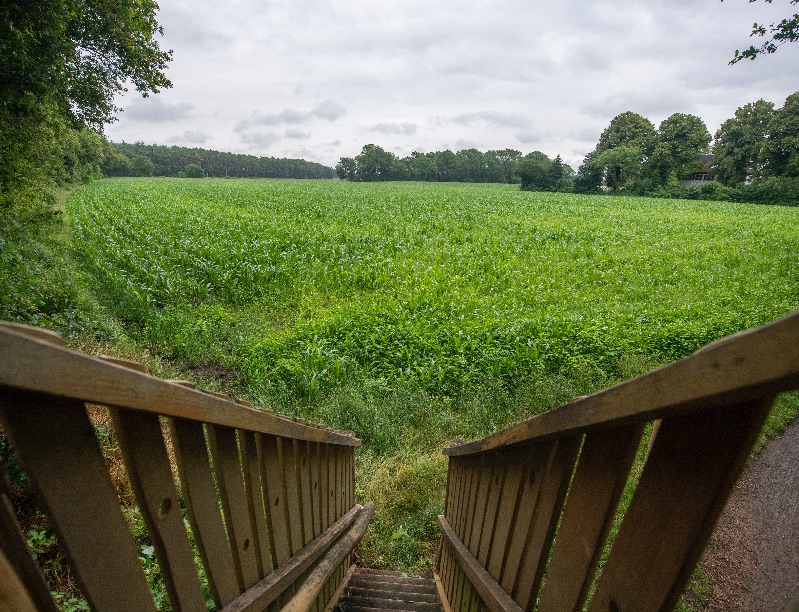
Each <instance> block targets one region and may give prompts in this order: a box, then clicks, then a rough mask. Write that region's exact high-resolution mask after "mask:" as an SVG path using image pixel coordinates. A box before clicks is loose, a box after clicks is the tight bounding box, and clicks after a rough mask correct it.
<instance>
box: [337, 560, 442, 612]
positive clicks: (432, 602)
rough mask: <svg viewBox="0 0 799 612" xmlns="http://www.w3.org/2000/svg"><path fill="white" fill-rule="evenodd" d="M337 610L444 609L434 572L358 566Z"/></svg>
mask: <svg viewBox="0 0 799 612" xmlns="http://www.w3.org/2000/svg"><path fill="white" fill-rule="evenodd" d="M336 610H338V611H339V612H366V611H367V610H380V611H381V612H399V611H401V610H405V611H417V612H441V611H442V610H443V608H442V606H441V601H440V600H439V597H438V590H437V589H436V584H435V581H434V579H433V575H432V574H430V573H427V574H413V573H408V572H395V571H386V570H370V569H366V568H358V569H356V570H355V572H354V573H353V575H352V577H351V578H350V580H349V582H348V583H347V586H346V587H345V589H344V593H343V595H342V597H341V600H339V603H338V606H337V607H336Z"/></svg>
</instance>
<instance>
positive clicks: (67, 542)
mask: <svg viewBox="0 0 799 612" xmlns="http://www.w3.org/2000/svg"><path fill="white" fill-rule="evenodd" d="M0 422H2V427H3V429H4V430H5V432H6V433H7V434H8V435H9V437H10V438H11V442H12V444H13V446H14V450H15V452H16V454H17V458H18V459H19V461H20V463H21V464H22V467H23V469H24V470H25V473H26V474H27V475H28V478H29V479H30V481H31V483H32V484H33V486H34V488H35V489H36V491H37V493H38V494H39V499H40V502H41V505H42V507H43V509H44V510H45V513H46V514H47V515H48V517H49V519H50V524H51V525H52V526H53V529H54V530H55V532H56V536H57V538H58V542H59V544H60V546H61V547H62V548H63V550H64V551H65V552H66V556H67V559H68V560H69V563H70V565H71V566H72V568H73V570H74V571H75V576H76V577H77V580H78V582H79V584H80V586H81V589H82V591H83V594H84V595H85V596H86V599H87V600H88V601H89V604H90V605H91V606H92V607H93V608H94V609H96V610H121V609H127V610H135V609H140V610H155V602H154V600H153V597H152V594H151V593H150V588H149V586H148V585H147V579H146V578H145V576H144V572H143V571H142V568H141V565H140V564H139V559H138V557H137V552H136V549H135V547H134V544H133V539H132V537H131V534H130V530H129V529H128V525H127V523H126V521H125V517H124V516H123V515H122V510H121V508H120V506H119V502H118V500H117V496H116V491H115V490H114V486H113V484H112V482H111V478H110V476H109V475H108V472H107V471H106V466H105V461H104V460H103V455H102V452H101V450H100V445H99V443H98V441H97V438H96V437H95V435H94V429H93V428H92V424H91V423H90V422H89V417H88V415H87V414H86V409H85V407H84V406H83V404H82V403H81V402H77V401H74V400H68V399H64V398H57V397H52V396H45V395H41V394H34V393H24V392H13V391H12V392H7V393H4V394H3V395H2V399H1V400H0ZM108 568H114V572H109V571H108Z"/></svg>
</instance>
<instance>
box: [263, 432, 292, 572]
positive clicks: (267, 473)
mask: <svg viewBox="0 0 799 612" xmlns="http://www.w3.org/2000/svg"><path fill="white" fill-rule="evenodd" d="M278 440H279V439H278V438H275V437H274V436H262V438H261V448H262V453H263V457H262V459H261V479H262V481H263V482H265V483H266V499H267V500H268V503H267V508H268V510H269V521H270V523H269V533H270V536H271V546H272V547H273V555H272V559H273V561H274V564H275V567H279V566H280V565H282V564H283V563H285V562H286V561H288V559H289V558H290V557H291V554H292V553H291V541H290V536H289V517H288V511H287V506H286V481H285V469H284V466H283V451H282V443H279V442H278Z"/></svg>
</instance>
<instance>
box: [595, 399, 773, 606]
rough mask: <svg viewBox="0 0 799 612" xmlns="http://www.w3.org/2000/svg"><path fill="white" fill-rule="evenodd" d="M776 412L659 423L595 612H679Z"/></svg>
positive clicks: (753, 406)
mask: <svg viewBox="0 0 799 612" xmlns="http://www.w3.org/2000/svg"><path fill="white" fill-rule="evenodd" d="M771 404H772V398H766V399H763V400H761V401H759V402H750V403H748V404H743V405H738V406H735V407H731V408H729V409H724V410H719V409H716V410H712V411H707V412H703V413H699V414H692V415H685V416H675V417H671V418H667V419H664V420H663V421H662V423H661V425H660V428H659V431H658V433H657V437H656V439H655V441H654V444H653V445H652V448H651V452H650V454H649V458H648V459H647V462H646V465H645V466H644V471H643V473H642V475H641V479H640V482H639V485H638V488H637V489H636V492H635V494H634V496H633V500H632V502H631V504H630V507H629V509H628V511H627V513H626V515H625V517H624V521H623V523H622V525H621V527H620V529H619V534H618V536H617V538H616V541H615V542H614V545H613V549H612V550H611V553H610V556H609V558H608V561H607V563H606V564H605V568H604V571H603V574H602V578H601V579H600V582H599V585H598V587H597V592H596V594H595V596H594V599H593V601H592V604H591V609H592V610H608V609H613V608H614V607H615V609H617V610H630V609H633V608H636V609H642V610H643V609H646V610H656V609H657V610H670V609H672V608H673V607H674V606H675V605H676V603H677V599H678V598H679V596H680V594H681V593H682V591H683V589H684V588H685V585H686V583H687V581H688V579H689V578H690V576H691V572H692V570H693V568H694V566H695V565H696V563H697V561H698V560H699V556H700V555H701V553H702V550H703V548H704V546H705V544H706V543H707V541H708V539H709V537H710V535H711V533H712V531H713V527H714V525H715V523H716V520H717V519H718V517H719V515H720V513H721V511H722V510H723V508H724V504H725V503H726V501H727V498H728V497H729V494H730V491H731V490H732V487H733V485H734V483H735V481H736V480H737V479H738V476H739V475H740V473H741V471H742V470H743V468H744V466H745V464H746V460H747V458H748V456H749V453H750V451H751V449H752V446H753V445H754V443H755V441H756V439H757V436H758V433H759V432H760V428H761V427H762V426H763V422H764V421H765V418H766V416H767V414H768V411H769V408H770V407H771Z"/></svg>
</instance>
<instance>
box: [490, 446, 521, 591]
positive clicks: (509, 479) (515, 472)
mask: <svg viewBox="0 0 799 612" xmlns="http://www.w3.org/2000/svg"><path fill="white" fill-rule="evenodd" d="M524 451H525V452H526V449H524ZM518 455H519V451H515V452H513V451H512V452H511V453H503V454H502V457H503V459H504V460H505V461H506V462H507V466H506V469H505V470H504V472H505V473H504V482H503V486H502V494H501V497H500V499H499V501H498V506H499V511H498V513H497V516H496V521H495V523H494V540H493V542H492V544H491V546H490V549H489V551H488V560H487V562H486V563H484V564H483V565H484V567H485V568H486V570H487V571H488V573H489V574H491V577H492V578H494V580H496V581H497V582H499V581H500V580H501V579H502V566H503V562H504V561H505V557H506V555H507V552H508V547H509V541H508V540H509V538H510V533H511V529H512V528H513V524H514V519H515V517H516V514H517V500H518V499H519V491H520V489H521V484H522V472H523V469H522V463H521V461H522V457H519V456H518Z"/></svg>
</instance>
